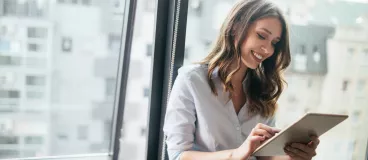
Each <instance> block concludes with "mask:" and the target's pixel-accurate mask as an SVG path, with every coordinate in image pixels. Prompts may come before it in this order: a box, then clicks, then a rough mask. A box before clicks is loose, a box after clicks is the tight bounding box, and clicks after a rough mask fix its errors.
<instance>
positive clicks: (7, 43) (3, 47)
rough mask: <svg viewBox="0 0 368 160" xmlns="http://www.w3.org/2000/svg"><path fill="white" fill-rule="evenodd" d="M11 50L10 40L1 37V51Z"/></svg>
mask: <svg viewBox="0 0 368 160" xmlns="http://www.w3.org/2000/svg"><path fill="white" fill-rule="evenodd" d="M10 50H11V49H10V41H7V40H2V39H0V52H9V51H10Z"/></svg>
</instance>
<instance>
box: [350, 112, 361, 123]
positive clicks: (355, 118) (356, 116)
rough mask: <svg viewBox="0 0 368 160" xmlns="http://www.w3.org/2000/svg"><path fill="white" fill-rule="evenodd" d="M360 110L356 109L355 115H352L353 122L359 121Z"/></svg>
mask: <svg viewBox="0 0 368 160" xmlns="http://www.w3.org/2000/svg"><path fill="white" fill-rule="evenodd" d="M360 114H361V113H360V111H354V112H353V115H352V116H351V118H352V121H353V123H358V122H359V119H360Z"/></svg>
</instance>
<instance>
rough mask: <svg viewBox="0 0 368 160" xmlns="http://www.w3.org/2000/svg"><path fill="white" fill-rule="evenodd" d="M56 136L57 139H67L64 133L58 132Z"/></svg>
mask: <svg viewBox="0 0 368 160" xmlns="http://www.w3.org/2000/svg"><path fill="white" fill-rule="evenodd" d="M57 138H58V139H59V140H68V135H66V134H58V136H57Z"/></svg>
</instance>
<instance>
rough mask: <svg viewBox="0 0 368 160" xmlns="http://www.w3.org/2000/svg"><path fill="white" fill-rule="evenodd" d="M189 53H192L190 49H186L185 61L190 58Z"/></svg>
mask: <svg viewBox="0 0 368 160" xmlns="http://www.w3.org/2000/svg"><path fill="white" fill-rule="evenodd" d="M189 52H190V49H189V47H186V48H185V51H184V58H185V59H188V58H189Z"/></svg>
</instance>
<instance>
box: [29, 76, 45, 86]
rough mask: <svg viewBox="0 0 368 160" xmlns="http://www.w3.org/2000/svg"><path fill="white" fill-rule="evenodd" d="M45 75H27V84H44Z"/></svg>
mask: <svg viewBox="0 0 368 160" xmlns="http://www.w3.org/2000/svg"><path fill="white" fill-rule="evenodd" d="M45 83H46V82H45V77H43V76H27V77H26V84H27V85H29V86H44V85H45Z"/></svg>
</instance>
